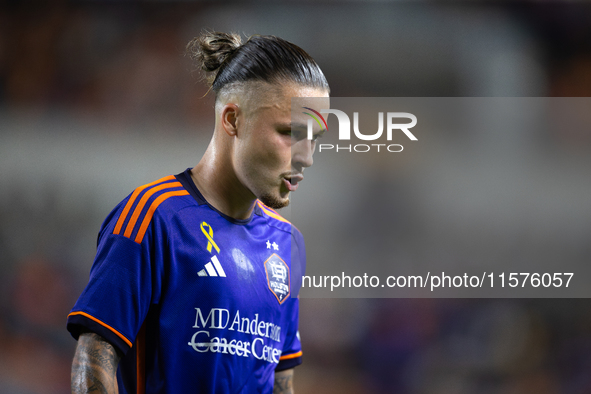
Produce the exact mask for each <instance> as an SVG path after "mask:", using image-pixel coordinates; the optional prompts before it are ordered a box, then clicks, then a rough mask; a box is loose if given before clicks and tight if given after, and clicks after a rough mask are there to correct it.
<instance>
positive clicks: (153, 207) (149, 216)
mask: <svg viewBox="0 0 591 394" xmlns="http://www.w3.org/2000/svg"><path fill="white" fill-rule="evenodd" d="M188 195H189V192H188V191H186V190H184V189H183V190H175V191H172V192H168V193H164V194H162V195H161V196H159V197H158V198H156V199H155V200H154V201H153V202H152V205H150V209H148V212H147V213H146V216H145V217H144V220H143V221H142V225H141V226H140V229H139V231H138V232H137V235H136V237H135V242H137V243H138V244H139V243H142V239H144V235H145V234H146V231H147V230H148V225H149V224H150V220H152V216H154V212H155V211H156V208H158V206H159V205H160V204H162V203H163V202H164V200H166V199H167V198H169V197H172V196H188Z"/></svg>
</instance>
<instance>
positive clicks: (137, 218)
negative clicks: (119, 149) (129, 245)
mask: <svg viewBox="0 0 591 394" xmlns="http://www.w3.org/2000/svg"><path fill="white" fill-rule="evenodd" d="M192 203H193V198H192V197H191V196H190V193H189V192H188V191H187V190H186V188H185V187H184V186H183V185H182V184H181V183H180V182H179V180H178V179H177V178H176V176H174V175H169V176H166V177H164V178H160V179H158V180H156V181H153V182H150V183H147V184H144V185H142V186H139V187H137V188H135V189H134V190H133V192H132V193H130V194H129V195H128V196H127V197H126V198H125V199H124V200H123V201H121V203H119V204H118V205H117V207H115V209H114V210H113V211H112V212H111V214H110V215H109V217H107V220H105V223H104V224H103V231H109V232H112V234H114V235H123V236H124V237H127V238H130V239H132V240H134V241H135V242H137V243H141V242H142V240H143V238H144V236H145V234H146V232H147V230H148V227H149V226H150V223H151V222H152V221H153V220H154V218H155V217H158V218H160V219H161V220H162V219H164V220H167V218H170V217H172V216H174V214H176V212H178V211H179V210H181V209H183V208H185V207H187V206H189V205H192Z"/></svg>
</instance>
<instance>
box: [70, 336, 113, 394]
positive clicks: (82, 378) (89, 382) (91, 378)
mask: <svg viewBox="0 0 591 394" xmlns="http://www.w3.org/2000/svg"><path fill="white" fill-rule="evenodd" d="M120 359H121V355H120V354H119V352H118V351H117V350H116V349H115V348H114V347H113V345H111V344H110V343H109V342H107V341H106V340H104V339H103V338H102V337H101V336H99V335H97V334H94V333H91V332H86V333H83V334H80V338H79V339H78V346H77V347H76V354H75V355H74V361H73V362H72V394H82V393H100V394H117V393H118V392H119V390H118V388H117V375H116V374H117V365H118V364H119V360H120Z"/></svg>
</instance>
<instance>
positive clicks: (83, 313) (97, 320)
mask: <svg viewBox="0 0 591 394" xmlns="http://www.w3.org/2000/svg"><path fill="white" fill-rule="evenodd" d="M74 315H82V316H85V317H87V318H89V319H90V320H93V321H95V322H97V323H98V324H100V325H101V326H103V327H106V328H108V329H109V330H111V331H113V333H115V334H116V335H117V336H118V337H119V338H121V339H123V341H124V342H125V343H126V344H128V345H129V347H131V346H132V345H131V341H130V340H129V339H127V338H125V335H123V334H121V333H120V332H119V331H117V330H115V329H114V328H113V327H111V326H110V325H108V324H107V323H103V322H102V321H100V320H99V319H97V318H96V317H94V316H91V315H89V314H88V313H85V312H72V313H70V314H69V315H68V316H74Z"/></svg>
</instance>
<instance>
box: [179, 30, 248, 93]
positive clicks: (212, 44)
mask: <svg viewBox="0 0 591 394" xmlns="http://www.w3.org/2000/svg"><path fill="white" fill-rule="evenodd" d="M240 46H242V39H241V38H240V35H238V34H235V33H221V32H214V31H206V32H204V33H202V34H201V35H200V36H199V37H195V38H194V39H192V40H191V41H190V42H189V43H188V44H187V53H188V54H189V56H190V57H191V58H192V59H193V60H194V61H196V63H197V65H198V66H199V68H201V69H202V70H203V71H205V72H206V73H208V74H209V75H207V80H208V82H209V83H210V84H211V83H213V81H214V80H215V77H216V74H217V71H218V70H219V68H220V66H221V65H222V64H224V62H225V61H226V60H227V59H228V57H230V56H231V55H232V54H233V53H235V52H236V50H238V48H240ZM210 73H211V74H210Z"/></svg>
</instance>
